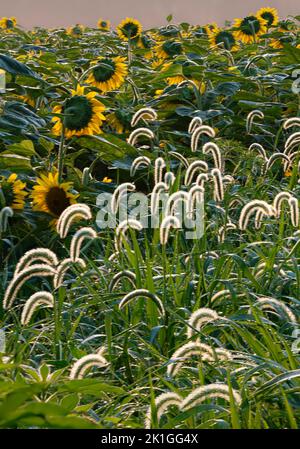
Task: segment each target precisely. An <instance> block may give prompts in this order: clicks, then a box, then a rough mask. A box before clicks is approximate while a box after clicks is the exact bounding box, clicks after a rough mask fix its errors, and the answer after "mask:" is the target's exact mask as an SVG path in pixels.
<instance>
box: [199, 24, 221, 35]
mask: <svg viewBox="0 0 300 449" xmlns="http://www.w3.org/2000/svg"><path fill="white" fill-rule="evenodd" d="M218 28H219V27H218V25H217V24H216V23H215V22H213V23H208V24H207V25H205V26H204V27H203V29H204V32H205V34H207V35H208V34H209V33H215V32H216V31H217V30H218Z"/></svg>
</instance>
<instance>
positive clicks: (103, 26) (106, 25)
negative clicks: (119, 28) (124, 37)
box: [97, 19, 110, 31]
mask: <svg viewBox="0 0 300 449" xmlns="http://www.w3.org/2000/svg"><path fill="white" fill-rule="evenodd" d="M97 26H98V28H99V30H102V31H109V29H110V21H109V20H103V19H99V20H98V22H97Z"/></svg>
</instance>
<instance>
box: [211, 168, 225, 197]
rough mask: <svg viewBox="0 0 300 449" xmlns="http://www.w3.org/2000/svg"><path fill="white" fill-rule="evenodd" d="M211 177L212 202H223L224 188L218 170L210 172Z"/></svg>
mask: <svg viewBox="0 0 300 449" xmlns="http://www.w3.org/2000/svg"><path fill="white" fill-rule="evenodd" d="M211 176H212V179H213V182H214V200H215V201H223V199H224V186H223V180H222V174H221V171H220V170H219V169H218V168H214V169H213V170H212V171H211Z"/></svg>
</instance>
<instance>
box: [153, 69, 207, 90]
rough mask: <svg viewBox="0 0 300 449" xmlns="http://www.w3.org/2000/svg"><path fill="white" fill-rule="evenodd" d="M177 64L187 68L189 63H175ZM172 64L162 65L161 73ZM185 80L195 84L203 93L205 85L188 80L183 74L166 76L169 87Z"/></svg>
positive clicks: (194, 80) (192, 79)
mask: <svg viewBox="0 0 300 449" xmlns="http://www.w3.org/2000/svg"><path fill="white" fill-rule="evenodd" d="M176 62H178V64H181V65H182V66H183V67H187V66H189V63H188V62H187V61H176ZM172 64H173V63H172V62H165V63H164V65H163V66H162V69H161V71H162V72H165V71H166V70H168V69H169V68H170V67H171V66H172ZM186 80H191V81H193V83H194V84H196V86H197V87H198V89H199V90H200V92H201V93H204V92H205V84H204V83H203V82H202V81H199V80H196V79H194V78H190V77H187V76H184V75H183V74H178V75H174V76H168V78H167V83H168V85H169V86H172V85H174V84H180V83H182V82H183V81H186Z"/></svg>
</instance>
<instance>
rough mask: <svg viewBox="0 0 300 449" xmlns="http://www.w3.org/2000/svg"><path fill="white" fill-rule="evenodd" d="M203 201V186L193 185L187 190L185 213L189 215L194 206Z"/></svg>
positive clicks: (191, 213)
mask: <svg viewBox="0 0 300 449" xmlns="http://www.w3.org/2000/svg"><path fill="white" fill-rule="evenodd" d="M203 202H204V188H203V187H201V186H198V185H195V186H193V187H191V188H190V190H189V192H188V202H187V214H188V216H189V217H191V216H192V215H193V212H194V210H195V207H197V206H198V205H199V204H201V203H202V204H203Z"/></svg>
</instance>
